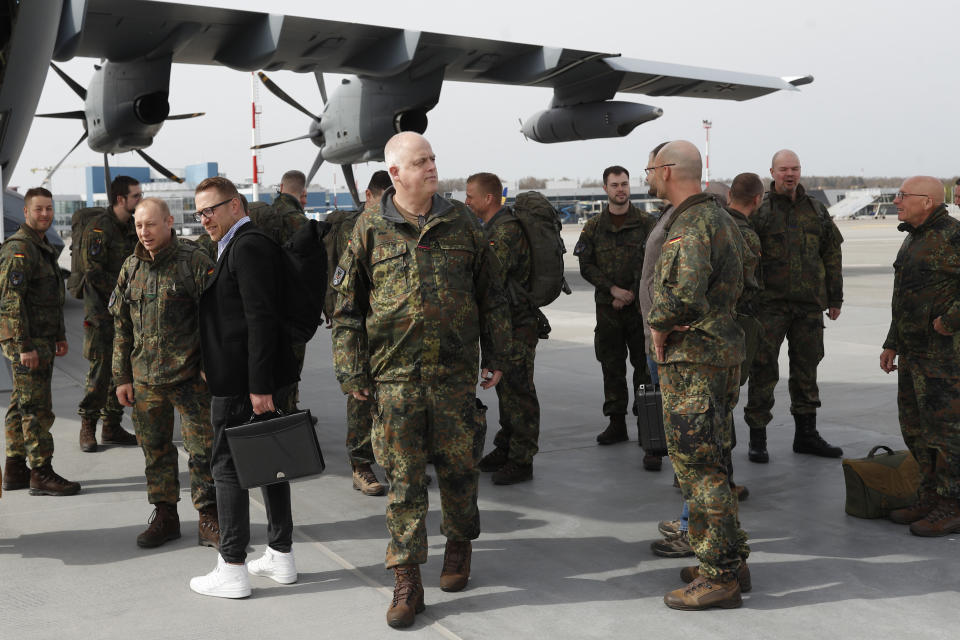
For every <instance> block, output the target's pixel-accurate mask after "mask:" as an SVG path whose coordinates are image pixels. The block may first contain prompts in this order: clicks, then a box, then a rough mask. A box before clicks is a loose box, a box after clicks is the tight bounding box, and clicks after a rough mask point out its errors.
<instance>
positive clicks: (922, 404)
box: [880, 176, 960, 536]
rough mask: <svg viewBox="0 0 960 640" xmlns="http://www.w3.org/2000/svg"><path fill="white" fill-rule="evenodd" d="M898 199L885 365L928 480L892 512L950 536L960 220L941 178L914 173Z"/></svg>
mask: <svg viewBox="0 0 960 640" xmlns="http://www.w3.org/2000/svg"><path fill="white" fill-rule="evenodd" d="M893 202H894V204H895V205H896V207H897V218H898V219H899V220H900V221H901V224H900V226H899V227H897V229H899V230H900V231H905V232H906V233H907V237H906V238H905V239H904V241H903V244H902V245H901V247H900V252H899V253H898V254H897V259H896V261H895V262H894V263H893V268H894V270H895V272H896V275H895V276H894V281H893V305H892V306H893V310H892V314H891V315H892V317H891V320H890V331H889V332H888V333H887V339H886V340H885V341H884V343H883V352H882V353H881V354H880V368H881V369H883V370H884V371H885V372H887V373H891V372H892V371H897V378H898V380H897V385H898V390H897V405H898V407H899V414H900V429H901V431H902V432H903V440H904V442H906V444H907V447H908V448H909V449H910V452H911V453H912V454H913V457H914V458H916V460H917V464H918V465H919V466H920V476H921V481H920V488H919V490H918V492H917V501H916V503H915V504H913V505H911V506H909V507H906V508H904V509H896V510H894V511H892V512H891V513H890V519H891V520H893V521H894V522H896V523H898V524H910V532H911V533H913V534H914V535H918V536H945V535H948V534H950V533H958V532H960V222H958V221H957V220H955V219H954V218H951V217H950V215H949V214H948V213H947V207H946V205H945V204H944V188H943V184H942V183H941V182H940V181H939V180H937V179H936V178H930V177H927V176H916V177H913V178H908V179H907V180H905V181H904V183H903V186H901V187H900V191H899V192H898V193H897V196H896V198H895V199H894V201H893ZM894 361H896V364H894Z"/></svg>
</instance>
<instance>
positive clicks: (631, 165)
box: [10, 0, 960, 193]
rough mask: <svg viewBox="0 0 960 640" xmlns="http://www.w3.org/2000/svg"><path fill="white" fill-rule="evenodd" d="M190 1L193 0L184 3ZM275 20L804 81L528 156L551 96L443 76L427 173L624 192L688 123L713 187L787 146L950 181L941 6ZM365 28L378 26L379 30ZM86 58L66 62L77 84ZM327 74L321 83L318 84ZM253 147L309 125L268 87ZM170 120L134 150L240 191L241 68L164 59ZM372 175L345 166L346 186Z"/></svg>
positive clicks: (859, 166) (326, 13)
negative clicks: (193, 114) (210, 164)
mask: <svg viewBox="0 0 960 640" xmlns="http://www.w3.org/2000/svg"><path fill="white" fill-rule="evenodd" d="M198 4H201V3H198ZM204 4H214V5H220V6H227V7H236V8H242V9H250V10H259V11H262V10H263V7H264V6H265V3H264V2H263V1H262V0H209V1H208V2H205V3H204ZM269 6H270V10H271V11H273V12H275V13H288V14H298V15H310V16H312V17H322V18H328V19H333V20H347V21H355V22H368V23H375V24H386V25H391V26H397V27H406V28H413V29H420V30H423V31H436V32H441V33H454V34H462V35H469V36H477V37H486V38H495V39H502V40H511V41H517V42H527V43H534V44H544V45H551V46H561V47H568V48H575V49H581V50H586V51H603V52H609V53H620V54H622V55H623V56H625V57H630V58H639V59H646V60H658V61H666V62H674V63H680V64H687V65H694V66H707V67H714V68H718V69H728V70H732V71H742V72H748V73H758V74H767V75H777V76H797V75H803V74H807V73H809V74H813V75H814V77H815V78H816V80H815V82H814V83H813V84H812V85H807V86H805V87H802V88H801V91H799V92H778V93H775V94H771V95H768V96H765V97H762V98H757V99H755V100H750V101H747V102H728V101H722V100H702V99H691V98H653V97H648V96H643V95H635V94H621V95H619V96H618V98H617V99H621V100H626V101H631V102H640V103H645V104H651V105H655V106H659V107H661V108H663V110H664V115H663V116H662V117H661V118H659V119H658V120H655V121H653V122H650V123H647V124H643V125H640V126H639V127H638V128H637V129H635V130H634V132H633V133H631V134H630V135H629V136H627V137H625V138H614V139H609V140H599V141H586V142H571V143H560V144H550V145H545V144H539V143H535V142H529V141H526V140H524V138H523V136H522V135H521V134H520V133H519V123H518V118H522V119H526V118H527V117H528V116H530V115H531V114H533V113H534V112H536V111H538V110H540V109H543V108H545V107H546V106H547V104H548V102H549V100H550V96H551V92H550V90H549V89H543V88H531V87H499V86H494V85H487V84H471V83H456V82H448V83H445V84H444V88H443V91H442V93H441V98H440V103H439V104H438V105H437V107H436V108H434V109H433V111H431V112H430V114H429V118H430V124H429V126H428V129H427V132H426V135H427V137H428V138H429V139H430V140H431V142H432V144H433V147H434V151H435V152H436V154H437V162H438V167H439V171H440V177H441V178H455V177H465V176H466V175H468V174H470V173H474V172H476V171H493V172H496V173H498V174H499V175H500V176H501V177H503V178H504V179H506V180H514V179H516V178H519V177H522V176H526V175H534V176H538V177H544V178H561V177H569V178H573V179H598V178H599V177H600V174H601V172H602V170H603V168H604V167H605V166H608V165H610V164H622V165H624V166H626V167H627V168H628V169H630V170H631V173H632V175H633V177H634V180H633V182H634V184H636V183H637V182H638V181H639V180H640V179H642V173H643V172H642V168H643V166H644V164H645V162H646V155H647V152H648V151H649V149H650V148H651V147H653V146H654V145H656V144H657V143H659V142H661V141H663V140H667V139H678V138H686V139H689V140H691V141H693V142H694V143H696V144H697V145H698V146H699V147H700V148H701V150H702V149H703V146H704V130H703V127H702V124H701V121H702V120H704V119H709V120H712V121H713V128H712V130H711V134H710V152H711V153H710V166H711V176H712V177H713V178H729V177H732V176H734V175H736V174H737V173H740V172H741V171H755V172H758V173H761V174H763V175H766V173H767V171H768V168H769V166H770V157H771V155H772V153H773V152H774V151H776V150H777V149H779V148H783V147H789V148H792V149H795V150H796V151H797V152H798V154H799V156H800V159H801V162H802V164H803V172H804V173H805V174H807V175H864V176H889V175H908V174H932V175H936V176H940V177H944V178H947V177H950V176H955V175H957V174H960V157H958V153H957V150H958V144H957V143H958V137H960V136H958V130H960V127H958V123H957V121H956V120H957V118H958V116H957V115H956V113H957V111H958V106H960V100H958V98H960V72H958V70H957V68H956V64H955V61H956V60H957V51H958V46H960V39H958V38H957V36H956V35H955V32H954V31H953V29H954V28H955V25H957V24H960V20H958V18H957V14H958V10H957V7H956V4H955V3H952V2H948V1H946V0H915V1H913V2H909V3H905V2H893V1H889V0H880V1H874V2H866V1H864V0H856V1H854V0H839V1H838V0H832V1H826V0H807V1H806V2H802V3H801V2H794V3H771V2H757V1H753V0H724V1H722V2H717V1H716V0H714V1H712V2H707V1H704V0H687V1H684V0H674V1H673V2H649V1H644V2H638V1H636V0H634V1H632V2H621V1H619V0H617V1H607V2H582V1H570V0H555V1H553V2H549V3H547V2H533V1H528V0H486V1H485V2H482V3H477V2H475V1H470V2H465V1H462V0H447V1H445V2H443V3H437V2H426V1H409V2H406V3H398V2H396V1H392V2H386V1H385V0H364V2H362V3H360V2H341V3H330V2H324V3H320V2H314V1H312V0H311V1H307V0H271V2H270V3H269ZM377 16H383V17H382V18H378V17H377ZM94 62H95V61H94V60H91V59H80V58H77V59H74V60H71V61H69V62H67V63H65V64H64V65H63V68H64V69H65V70H66V71H67V73H69V74H70V75H71V76H72V77H74V78H75V79H76V80H78V81H79V82H80V83H81V84H84V85H86V84H87V83H88V81H89V78H90V76H91V75H92V73H93V66H92V65H93V63H94ZM270 75H271V77H272V78H273V79H274V81H276V82H277V83H278V84H279V85H280V86H281V87H283V88H284V89H285V90H286V91H287V92H288V93H290V94H291V95H293V96H294V97H296V98H297V99H298V100H300V101H301V102H302V103H304V104H306V105H307V106H308V107H311V108H315V109H316V111H318V112H319V111H320V109H321V105H320V97H319V92H318V90H317V87H316V83H315V82H314V80H313V76H312V74H296V73H293V72H275V73H272V74H270ZM339 79H340V77H339V76H334V75H328V76H327V86H328V88H330V89H331V90H332V89H333V87H335V86H336V84H338V83H339ZM260 93H261V102H262V108H263V116H262V118H263V120H262V122H263V127H262V135H261V137H262V141H264V142H268V141H273V140H280V139H284V138H290V137H294V136H297V135H301V134H303V133H306V131H307V126H308V119H307V118H306V117H305V116H303V115H302V114H300V113H299V112H297V111H294V110H293V109H292V108H290V107H289V106H287V105H286V104H284V103H282V102H280V101H279V100H277V99H276V98H274V97H273V96H272V95H270V94H269V93H267V92H266V91H265V90H262V91H261V92H260ZM80 105H81V102H80V100H79V98H77V97H76V96H75V95H74V94H73V93H72V92H71V91H70V90H69V89H68V88H67V87H66V86H65V85H64V83H63V82H62V81H61V80H60V79H59V78H57V77H56V76H55V75H54V74H53V73H50V75H49V76H48V78H47V82H46V85H45V87H44V91H43V95H42V97H41V99H40V105H39V109H38V111H39V112H40V113H43V112H51V111H62V110H71V109H76V108H79V107H80ZM170 105H171V113H181V112H188V111H205V112H206V114H207V115H206V116H205V117H203V118H197V119H194V120H190V121H179V122H178V121H174V122H169V123H166V124H165V125H164V127H163V129H162V130H161V131H160V133H159V135H158V136H157V138H156V139H155V142H154V144H153V146H152V147H151V148H150V149H149V150H148V152H149V153H150V154H151V155H153V156H154V157H155V158H156V159H157V160H159V161H160V162H162V163H164V164H166V165H167V166H169V167H171V168H173V169H180V168H182V167H184V166H185V165H188V164H194V163H197V162H205V161H217V162H219V163H220V170H221V171H223V172H226V173H227V175H228V176H229V177H231V178H233V179H236V180H246V179H248V178H249V177H250V175H251V169H250V165H251V163H250V151H249V145H250V137H251V134H250V74H246V73H241V72H237V71H232V70H229V69H226V68H223V67H206V66H205V67H199V66H189V65H174V67H173V71H172V74H171V86H170ZM81 132H82V129H81V126H80V124H79V123H78V122H76V121H57V120H54V121H50V120H36V121H35V123H34V125H33V127H32V129H31V131H30V135H29V137H28V138H27V142H26V145H25V148H24V151H23V154H22V155H21V157H20V161H19V164H18V166H17V168H16V170H15V171H14V174H13V177H12V180H11V182H10V184H11V186H12V185H20V186H21V187H26V186H31V185H34V184H37V183H39V182H40V180H41V179H42V177H43V175H44V174H43V173H31V172H30V169H31V168H32V167H44V166H49V165H52V164H54V163H56V161H57V160H58V159H59V158H60V157H61V156H62V154H63V153H65V152H66V150H67V149H69V147H70V146H71V145H72V144H73V143H74V142H75V141H76V139H77V138H78V137H79V136H80V134H81ZM316 151H317V148H316V147H314V146H313V144H312V143H311V142H309V141H308V140H303V141H299V142H295V143H290V144H288V145H283V146H280V147H276V148H274V149H267V150H265V151H263V152H262V156H261V158H262V161H261V163H262V165H263V166H264V168H265V170H266V176H265V182H267V183H271V182H276V181H277V179H278V178H279V175H280V174H281V173H283V171H285V170H287V169H290V168H300V169H302V170H304V171H306V170H308V169H309V167H310V165H311V164H312V162H313V159H314V157H315V155H316ZM100 162H101V156H100V155H99V154H96V153H94V152H92V151H90V149H89V148H88V147H86V145H83V146H81V148H79V149H78V150H77V151H75V152H74V154H73V155H72V156H71V157H70V158H69V159H68V160H67V162H66V163H65V165H67V166H66V167H65V168H62V169H61V170H60V172H59V173H58V175H57V177H55V178H54V182H53V190H54V191H55V192H57V193H68V192H74V193H76V192H79V191H80V190H81V184H82V171H81V169H79V168H71V167H70V165H79V166H85V165H88V164H98V163H100ZM111 164H113V165H143V162H142V161H140V159H139V157H137V156H136V155H135V154H132V153H129V154H123V155H119V156H114V157H112V158H111ZM380 168H383V167H382V165H380V164H377V163H369V164H365V165H359V166H358V167H356V177H357V181H358V183H360V185H361V189H362V187H363V185H365V184H366V181H367V180H368V178H369V176H370V174H371V173H372V172H373V171H376V170H377V169H380ZM334 173H336V180H337V184H338V185H340V186H342V184H343V180H342V176H341V175H340V174H339V169H338V167H336V166H335V165H324V167H323V168H322V169H321V170H320V173H319V174H318V176H317V179H316V180H315V182H317V183H320V184H323V185H325V186H328V187H329V186H332V185H333V181H334Z"/></svg>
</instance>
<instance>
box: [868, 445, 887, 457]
mask: <svg viewBox="0 0 960 640" xmlns="http://www.w3.org/2000/svg"><path fill="white" fill-rule="evenodd" d="M880 449H883V450H884V451H886V454H885V455H888V456H892V455H893V449H891V448H890V447H888V446H886V445H883V444H878V445H877V446H875V447H874V448H873V449H870V453H868V454H867V457H868V458H872V457H874V454H875V453H876V452H877V451H879V450H880Z"/></svg>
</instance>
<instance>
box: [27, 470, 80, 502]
mask: <svg viewBox="0 0 960 640" xmlns="http://www.w3.org/2000/svg"><path fill="white" fill-rule="evenodd" d="M79 492H80V483H79V482H70V481H69V480H66V479H65V478H61V477H60V476H59V475H57V472H56V471H54V470H53V467H52V466H51V465H50V462H47V463H46V464H44V465H42V466H39V467H34V468H33V469H31V470H30V495H32V496H72V495H75V494H77V493H79Z"/></svg>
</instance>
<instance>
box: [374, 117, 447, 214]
mask: <svg viewBox="0 0 960 640" xmlns="http://www.w3.org/2000/svg"><path fill="white" fill-rule="evenodd" d="M383 156H384V160H385V161H386V163H387V171H388V172H389V173H390V179H391V180H393V186H394V187H395V188H396V190H397V196H398V197H400V198H401V199H404V200H406V199H407V198H410V199H413V200H417V201H420V202H425V201H426V199H428V198H430V197H431V196H432V195H433V194H434V193H436V192H437V164H436V159H437V158H436V156H435V155H434V153H433V148H432V147H431V146H430V142H428V141H427V139H426V138H424V137H423V136H422V135H420V134H419V133H415V132H413V131H404V132H403V133H398V134H397V135H395V136H393V137H392V138H390V140H388V141H387V144H386V146H384V148H383Z"/></svg>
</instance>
